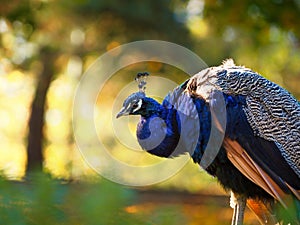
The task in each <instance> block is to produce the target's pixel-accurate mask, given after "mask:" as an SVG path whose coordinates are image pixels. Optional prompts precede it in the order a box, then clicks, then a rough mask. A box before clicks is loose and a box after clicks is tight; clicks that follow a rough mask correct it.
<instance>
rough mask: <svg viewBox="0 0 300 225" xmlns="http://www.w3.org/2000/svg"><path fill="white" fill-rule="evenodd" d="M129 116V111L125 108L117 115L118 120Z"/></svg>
mask: <svg viewBox="0 0 300 225" xmlns="http://www.w3.org/2000/svg"><path fill="white" fill-rule="evenodd" d="M127 115H129V111H127V109H126V108H125V107H123V108H122V109H121V110H120V112H119V113H118V114H117V115H116V118H117V119H118V118H119V117H121V116H127Z"/></svg>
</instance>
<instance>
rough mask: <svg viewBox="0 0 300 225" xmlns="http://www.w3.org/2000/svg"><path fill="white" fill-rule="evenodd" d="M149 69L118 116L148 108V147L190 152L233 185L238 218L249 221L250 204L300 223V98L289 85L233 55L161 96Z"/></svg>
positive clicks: (235, 223)
mask: <svg viewBox="0 0 300 225" xmlns="http://www.w3.org/2000/svg"><path fill="white" fill-rule="evenodd" d="M148 75H149V74H148V73H138V75H137V77H136V80H137V81H138V85H139V91H138V92H136V93H133V94H131V95H130V96H128V97H127V99H126V100H125V101H124V103H123V107H122V109H121V110H120V112H119V113H118V114H117V116H116V117H117V118H118V117H121V116H125V115H140V116H141V119H140V121H139V123H138V125H137V131H136V135H137V139H138V142H139V144H140V145H141V147H142V148H143V149H144V150H146V151H148V152H149V153H150V154H153V155H156V156H159V157H165V158H168V157H169V158H172V157H175V156H178V155H180V154H184V153H186V152H187V153H189V154H190V155H191V158H192V160H193V161H194V162H195V163H198V164H200V166H202V167H203V168H204V169H205V170H206V172H208V173H209V174H210V175H212V176H214V177H216V178H217V180H218V181H219V183H220V184H221V186H223V188H225V189H226V190H228V191H230V192H231V200H230V205H231V206H232V207H233V210H234V211H233V217H232V225H239V224H243V219H244V210H245V207H246V205H247V206H248V207H249V208H250V209H252V210H253V211H254V213H256V215H257V216H258V219H259V221H260V223H261V224H300V104H299V102H298V101H297V100H296V99H295V98H294V97H293V96H292V95H291V94H290V93H289V92H288V91H286V90H285V89H283V88H282V87H280V86H279V85H277V84H275V83H273V82H271V81H269V80H267V79H265V78H264V77H263V76H261V75H260V74H258V73H256V72H254V71H252V70H251V69H248V68H246V67H244V66H236V65H235V63H234V61H233V60H232V59H228V60H225V61H224V62H223V63H222V64H221V65H220V66H215V67H209V68H206V69H204V70H202V71H200V72H199V73H197V74H195V75H194V76H192V77H191V78H189V79H188V80H186V81H185V82H183V83H182V84H181V85H179V86H178V87H177V88H175V89H174V90H173V91H172V92H170V93H169V94H168V95H167V96H166V97H165V99H164V100H163V102H162V103H161V104H160V103H159V102H157V101H156V100H154V99H153V98H150V97H147V96H146V93H145V85H146V77H147V76H148ZM216 136H217V138H214V137H216ZM212 139H216V140H214V141H211V140H212ZM218 142H219V143H218Z"/></svg>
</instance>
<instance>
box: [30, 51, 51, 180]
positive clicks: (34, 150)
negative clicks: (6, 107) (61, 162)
mask: <svg viewBox="0 0 300 225" xmlns="http://www.w3.org/2000/svg"><path fill="white" fill-rule="evenodd" d="M55 56H56V53H55V52H54V51H51V50H50V49H43V50H41V52H40V57H41V60H42V64H43V70H42V72H41V74H39V77H38V82H37V88H36V91H35V96H34V99H33V102H32V105H31V115H30V118H29V133H28V144H27V166H26V174H27V175H28V173H29V172H41V171H43V140H44V134H43V127H44V114H45V107H46V105H45V103H46V95H47V91H48V89H49V86H50V83H51V80H52V78H53V75H54V61H55Z"/></svg>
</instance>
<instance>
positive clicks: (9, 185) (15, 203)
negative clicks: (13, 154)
mask: <svg viewBox="0 0 300 225" xmlns="http://www.w3.org/2000/svg"><path fill="white" fill-rule="evenodd" d="M133 198H134V194H133V191H131V190H128V189H127V188H124V187H122V186H118V185H116V184H114V183H110V182H108V181H105V180H101V182H100V181H99V180H94V181H92V182H85V183H62V181H59V180H53V179H51V178H49V177H47V176H45V175H41V176H38V177H35V180H34V181H30V182H13V181H5V180H1V181H0V223H1V224H7V225H10V224H16V225H22V224H26V225H39V224H45V225H48V224H49V225H53V224H91V225H92V224H97V225H98V224H134V223H135V222H137V221H135V219H134V218H133V217H132V215H131V214H128V213H126V212H125V210H124V207H125V206H126V205H128V204H130V203H131V202H132V200H133Z"/></svg>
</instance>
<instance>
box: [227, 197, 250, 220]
mask: <svg viewBox="0 0 300 225" xmlns="http://www.w3.org/2000/svg"><path fill="white" fill-rule="evenodd" d="M246 200H247V199H246V198H245V197H243V196H239V195H236V194H234V193H233V192H231V197H230V206H231V207H232V208H233V216H232V221H231V225H243V220H244V212H245V208H246Z"/></svg>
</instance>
